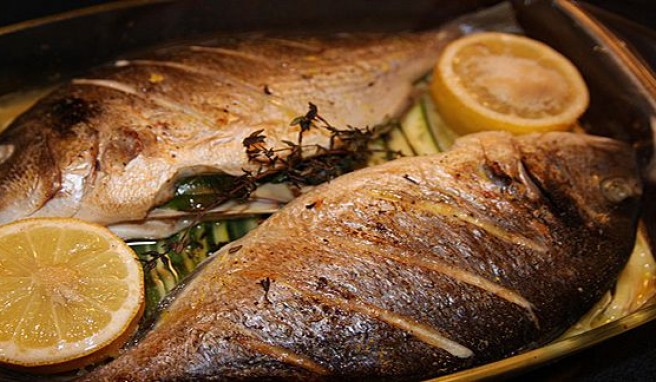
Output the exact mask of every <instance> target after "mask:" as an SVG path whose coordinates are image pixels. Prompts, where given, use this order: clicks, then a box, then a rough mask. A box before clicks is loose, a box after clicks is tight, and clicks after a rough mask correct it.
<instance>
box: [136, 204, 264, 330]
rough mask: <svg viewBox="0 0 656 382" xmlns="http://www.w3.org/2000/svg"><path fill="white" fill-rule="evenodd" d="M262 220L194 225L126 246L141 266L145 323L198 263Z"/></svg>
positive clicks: (239, 219)
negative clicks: (143, 279) (142, 270)
mask: <svg viewBox="0 0 656 382" xmlns="http://www.w3.org/2000/svg"><path fill="white" fill-rule="evenodd" d="M260 221H261V218H259V217H258V218H256V217H250V218H238V219H230V220H221V221H217V222H207V223H200V224H196V225H194V226H192V227H190V228H188V229H185V230H183V231H181V232H179V233H177V234H175V235H173V236H171V237H168V238H165V239H160V240H134V241H132V242H129V243H128V244H129V245H130V246H131V247H132V249H133V250H134V251H135V252H136V253H137V254H138V256H139V258H140V259H141V261H142V262H143V264H144V269H145V280H146V281H145V282H146V308H145V313H144V316H145V318H146V320H148V319H149V318H150V317H152V315H153V313H154V312H155V310H156V308H157V304H159V302H160V301H161V300H162V299H163V298H164V297H165V296H166V295H167V294H168V293H169V292H170V291H171V290H172V289H173V288H174V287H175V286H176V285H177V284H178V283H179V282H180V281H181V280H182V279H184V278H185V277H186V276H188V275H189V274H190V273H191V272H192V271H193V270H194V269H196V267H197V266H198V264H200V263H201V262H203V261H204V260H205V259H207V258H209V257H210V256H211V255H212V254H213V253H214V252H216V251H217V250H219V249H220V248H221V247H223V246H224V245H226V244H228V243H230V242H231V241H234V240H237V239H239V238H241V237H242V236H244V235H245V234H247V233H248V232H249V231H251V230H252V229H254V228H255V227H257V226H258V224H259V223H260Z"/></svg>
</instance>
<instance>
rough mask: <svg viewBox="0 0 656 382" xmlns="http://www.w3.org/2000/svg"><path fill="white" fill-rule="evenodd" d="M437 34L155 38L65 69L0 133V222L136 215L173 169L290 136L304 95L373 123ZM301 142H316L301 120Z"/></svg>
mask: <svg viewBox="0 0 656 382" xmlns="http://www.w3.org/2000/svg"><path fill="white" fill-rule="evenodd" d="M445 41H446V34H445V32H426V33H417V34H410V33H408V34H403V33H401V34H396V35H381V34H362V35H360V34H355V35H348V36H346V35H344V36H327V37H322V38H319V37H316V38H295V39H284V38H273V37H263V36H259V37H245V38H240V39H229V40H228V39H224V40H221V41H218V42H215V43H212V44H208V45H192V46H180V47H174V48H168V49H165V50H162V51H159V52H156V53H153V54H151V55H150V56H147V57H145V58H142V59H134V60H127V61H126V60H122V61H118V62H117V63H116V65H115V66H112V67H109V68H105V69H100V70H96V71H95V72H91V73H88V74H86V75H83V76H80V77H78V78H76V79H74V80H72V81H71V82H70V83H69V84H67V85H65V86H63V87H62V88H60V89H58V90H57V91H55V92H54V93H53V94H51V95H50V96H48V97H46V98H45V99H43V100H42V101H41V102H39V103H38V104H37V105H36V107H34V108H33V109H32V110H30V111H28V112H27V113H26V114H24V115H23V116H22V117H21V118H19V119H18V120H17V121H16V122H15V123H14V124H13V125H12V126H11V127H9V128H8V130H7V131H6V132H5V133H3V134H2V135H1V136H0V149H1V150H0V151H1V152H2V153H11V154H10V155H4V154H2V156H1V157H0V223H6V222H9V221H12V220H16V219H19V218H23V217H26V216H75V217H79V218H82V219H86V220H90V221H95V222H98V223H103V224H110V223H116V222H123V221H133V220H139V219H143V218H145V217H146V215H147V213H148V211H149V210H150V209H151V208H153V207H155V206H156V205H158V204H160V203H162V202H164V201H165V200H166V199H167V197H170V193H171V186H172V184H173V182H174V181H175V179H176V178H177V177H179V176H184V175H191V174H194V173H197V172H208V171H214V172H225V173H229V174H233V175H240V174H242V169H244V168H253V166H254V165H253V164H252V163H249V161H248V159H247V156H246V154H245V151H244V148H243V146H242V141H243V138H244V137H246V136H248V135H249V134H250V133H252V132H253V131H255V130H259V129H263V130H264V133H265V135H266V136H267V137H268V139H267V145H269V146H271V147H281V146H284V144H283V143H281V141H282V140H285V139H286V140H295V139H296V135H297V134H298V126H294V127H291V126H290V125H289V122H290V121H291V120H292V119H293V118H294V117H296V116H298V115H303V114H304V113H305V112H306V111H307V105H308V102H313V103H315V104H316V105H318V107H319V110H320V112H321V114H322V116H323V117H325V118H326V119H327V120H329V121H330V122H331V123H333V124H334V125H335V126H340V127H344V126H346V125H347V124H350V125H353V126H357V127H362V128H364V127H366V126H374V125H376V124H379V123H382V122H385V121H386V120H387V119H389V118H390V117H393V116H396V115H397V114H398V113H400V112H401V111H402V110H403V109H404V108H405V107H406V106H407V104H408V102H409V101H410V97H409V96H410V94H411V92H412V83H413V81H415V80H416V79H417V78H419V77H420V76H422V75H423V74H425V73H426V72H428V71H429V70H430V69H431V67H432V65H433V64H434V62H435V60H436V57H437V55H438V53H439V49H440V47H441V46H442V45H443V44H444V43H445ZM304 143H306V144H309V145H311V144H321V145H327V144H328V134H327V133H325V132H324V133H320V132H316V131H314V132H311V133H309V134H307V135H306V137H305V141H304Z"/></svg>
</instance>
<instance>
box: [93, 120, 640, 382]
mask: <svg viewBox="0 0 656 382" xmlns="http://www.w3.org/2000/svg"><path fill="white" fill-rule="evenodd" d="M640 194H641V184H640V180H639V177H638V170H637V168H636V164H635V158H634V155H633V152H632V149H631V148H630V147H629V146H628V145H626V144H624V143H621V142H619V141H614V140H611V139H607V138H600V137H592V136H586V135H576V134H571V133H546V134H532V135H526V136H520V137H514V136H511V135H509V134H507V133H481V134H477V135H471V136H468V137H465V138H462V139H460V140H459V141H458V142H457V143H456V145H455V147H454V148H453V149H452V150H451V151H449V152H447V153H443V154H438V155H435V156H428V157H415V158H404V159H399V160H396V161H392V162H389V163H387V164H384V165H381V166H376V167H370V168H367V169H363V170H359V171H356V172H353V173H351V174H347V175H345V176H342V177H340V178H338V179H336V180H334V181H332V182H330V183H327V184H324V185H322V186H320V187H318V188H317V189H315V190H313V191H311V192H309V193H307V194H305V195H303V196H301V197H299V198H298V199H296V200H294V201H293V202H292V203H290V204H289V205H287V206H286V207H285V208H283V209H282V210H281V211H280V212H278V213H277V214H275V215H273V216H272V217H271V218H270V219H268V220H267V221H265V222H264V223H263V224H262V225H261V226H260V227H258V228H257V229H255V230H254V231H252V232H251V233H250V234H248V235H247V236H245V237H244V238H243V239H241V240H239V241H237V242H234V243H232V244H230V245H228V246H226V247H224V248H223V249H222V250H220V251H219V252H218V253H217V254H216V255H215V256H214V257H213V258H212V259H211V260H210V261H209V262H207V263H205V265H204V266H202V267H201V268H200V271H199V272H198V273H197V274H196V275H195V277H193V278H192V279H191V280H189V281H187V282H186V286H185V287H183V288H182V289H181V290H179V291H178V293H177V294H175V297H174V298H172V301H170V302H168V303H166V304H164V306H162V309H163V311H162V314H161V317H160V319H159V322H158V323H157V324H156V325H155V326H154V328H153V329H152V330H150V331H149V332H148V333H147V334H146V335H145V337H143V338H142V339H141V340H140V341H139V342H138V343H137V344H136V345H134V346H133V347H131V348H129V349H128V350H126V351H125V352H124V353H123V354H122V355H120V356H119V357H118V358H117V359H115V360H114V361H112V362H110V363H109V364H108V365H105V366H103V367H101V368H99V369H96V370H95V371H93V372H91V373H90V374H88V375H86V376H85V377H82V380H84V381H94V382H95V381H202V380H233V379H235V380H243V379H247V380H248V379H258V378H262V379H267V380H269V379H277V378H282V379H291V380H332V379H353V380H362V379H370V380H380V379H391V380H399V379H419V378H424V377H430V376H434V375H439V374H445V373H449V372H452V371H455V370H459V369H463V368H467V367H471V366H474V365H477V364H481V363H485V362H490V361H493V360H497V359H500V358H503V357H506V356H509V355H512V354H515V353H517V352H520V351H522V350H525V349H528V348H532V347H536V346H539V345H541V344H544V343H546V342H548V341H549V340H551V339H553V338H555V337H556V336H558V335H559V334H560V333H562V331H563V330H564V329H566V328H567V327H568V326H569V325H571V324H572V323H574V322H575V321H576V320H577V318H578V317H579V316H581V315H582V314H583V313H584V312H586V311H587V310H588V309H589V308H590V307H591V306H592V304H593V303H594V302H596V301H597V299H598V298H599V297H600V296H601V295H602V294H603V293H604V292H605V291H607V290H608V288H609V286H610V285H611V283H612V282H613V280H614V278H615V277H616V275H617V273H618V272H619V270H620V269H621V268H622V266H623V264H624V263H625V261H626V259H627V258H628V255H629V254H630V252H631V249H632V246H633V243H634V241H633V240H634V235H635V227H636V219H637V215H638V208H639V199H640Z"/></svg>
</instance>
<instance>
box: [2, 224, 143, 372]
mask: <svg viewBox="0 0 656 382" xmlns="http://www.w3.org/2000/svg"><path fill="white" fill-rule="evenodd" d="M143 288H144V286H143V274H142V269H141V266H140V264H139V262H138V260H137V259H136V257H135V255H134V253H133V252H132V250H131V249H130V248H129V247H128V246H127V245H126V244H125V243H124V242H123V241H122V240H121V239H119V238H118V237H116V236H114V235H113V234H112V233H111V232H110V231H109V230H107V229H106V228H104V227H101V226H98V225H94V224H90V223H84V222H82V221H79V220H74V219H27V220H22V221H19V222H16V223H12V224H9V225H5V226H2V227H0V362H1V363H3V364H5V365H8V366H19V367H27V368H29V367H35V366H47V365H57V364H62V363H65V362H70V361H73V360H77V359H80V358H82V357H85V356H88V355H91V354H93V353H96V352H99V351H102V350H103V349H105V348H107V347H108V346H109V345H116V343H115V342H116V340H118V339H119V338H122V337H126V336H125V334H126V333H127V332H128V331H130V329H134V327H135V324H136V321H137V320H138V318H139V316H140V314H141V312H142V311H143V304H144V293H143ZM79 366H80V365H77V364H75V363H74V362H73V363H70V368H74V367H79Z"/></svg>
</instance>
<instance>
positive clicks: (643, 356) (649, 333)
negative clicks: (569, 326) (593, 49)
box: [0, 0, 656, 382]
mask: <svg viewBox="0 0 656 382" xmlns="http://www.w3.org/2000/svg"><path fill="white" fill-rule="evenodd" d="M272 1H274V0H272ZM107 2H109V1H108V0H17V1H16V0H13V1H9V0H0V3H1V4H0V26H4V25H9V24H13V23H17V22H21V21H24V20H29V19H33V18H37V17H42V16H46V15H49V14H53V13H57V12H62V11H66V10H71V9H75V8H80V7H86V6H92V5H98V4H102V3H107ZM586 2H587V3H590V4H594V5H595V6H599V7H601V8H603V9H606V10H608V11H611V12H613V13H614V14H617V15H620V16H623V17H625V18H627V19H629V20H631V21H632V22H634V23H638V24H641V25H642V26H643V27H646V28H647V29H640V28H638V29H632V27H631V25H630V24H629V27H628V28H627V26H626V24H621V25H620V24H617V25H615V24H614V22H613V20H612V19H609V20H604V21H608V22H609V23H611V24H610V25H609V26H611V28H613V27H616V29H615V30H616V32H619V33H620V34H624V37H625V38H627V40H629V41H632V40H633V39H635V43H634V45H636V47H638V48H639V50H642V51H643V55H644V56H645V58H647V61H648V62H650V64H651V65H652V67H656V58H655V57H656V53H655V52H656V0H589V1H586ZM638 40H640V41H638ZM0 54H1V52H0ZM510 381H512V382H519V381H536V382H547V381H548V382H552V381H553V382H555V381H582V382H593V381H594V382H611V381H612V382H615V381H626V382H629V381H631V382H633V381H636V382H642V381H645V382H647V381H656V322H654V323H651V324H647V325H644V326H642V327H640V328H637V329H634V330H632V331H630V332H627V333H624V334H623V335H620V336H618V337H616V338H614V339H612V340H609V341H607V342H604V343H602V344H600V345H597V346H595V347H593V348H591V349H588V350H585V351H583V352H581V353H578V354H576V355H574V356H570V357H568V358H566V359H563V360H560V361H558V362H555V363H553V364H552V365H549V366H547V367H543V368H540V369H537V370H535V371H532V372H529V373H528V374H523V375H521V376H519V377H515V378H513V379H510Z"/></svg>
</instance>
